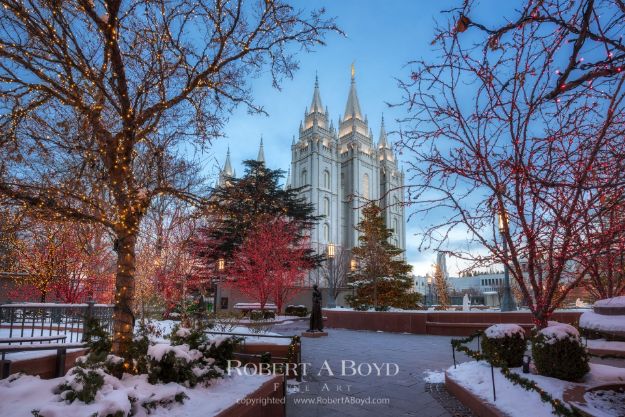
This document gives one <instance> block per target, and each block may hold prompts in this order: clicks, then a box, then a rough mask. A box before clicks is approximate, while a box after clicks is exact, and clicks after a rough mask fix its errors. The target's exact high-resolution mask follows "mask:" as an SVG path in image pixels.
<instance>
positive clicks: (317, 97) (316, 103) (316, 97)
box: [308, 73, 323, 114]
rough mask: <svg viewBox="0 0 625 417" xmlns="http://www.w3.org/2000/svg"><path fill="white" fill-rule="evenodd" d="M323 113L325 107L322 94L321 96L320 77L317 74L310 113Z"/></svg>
mask: <svg viewBox="0 0 625 417" xmlns="http://www.w3.org/2000/svg"><path fill="white" fill-rule="evenodd" d="M315 112H317V113H323V105H322V104H321V94H319V77H318V76H317V74H316V73H315V89H314V91H313V98H312V103H310V111H309V112H308V114H310V113H315Z"/></svg>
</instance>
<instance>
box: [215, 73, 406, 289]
mask: <svg viewBox="0 0 625 417" xmlns="http://www.w3.org/2000/svg"><path fill="white" fill-rule="evenodd" d="M337 126H338V129H337V128H335V125H334V121H333V120H331V118H330V112H329V110H328V108H327V107H324V106H323V103H322V100H321V92H320V88H319V80H318V79H317V78H315V85H314V89H313V95H312V100H311V103H310V107H309V108H306V109H305V111H304V118H303V120H302V121H301V122H300V125H299V130H298V134H297V138H296V137H295V136H294V137H293V142H292V144H291V165H290V168H289V175H288V177H287V182H286V186H287V187H293V188H299V187H303V188H302V192H301V195H302V197H304V198H305V199H306V201H308V202H311V203H313V205H314V207H315V210H316V212H315V215H318V216H323V219H322V220H321V221H319V222H318V223H317V224H316V225H315V227H314V228H313V229H312V230H311V234H310V238H311V239H310V240H311V244H312V245H313V247H314V248H315V249H316V250H317V252H318V253H325V252H326V251H327V247H328V245H330V244H332V245H335V246H340V247H341V248H342V249H344V250H347V251H351V249H352V248H353V247H355V246H358V231H357V230H356V226H357V225H358V223H359V222H360V221H361V220H362V208H363V207H364V206H365V205H366V204H367V203H370V202H375V203H376V204H378V205H379V206H380V208H382V210H383V213H384V218H385V221H386V227H388V228H389V229H392V230H393V235H392V236H391V238H390V243H391V244H393V245H394V246H396V247H398V248H400V249H402V250H405V249H406V224H405V223H406V220H405V212H404V204H403V203H404V197H403V185H404V173H403V171H401V170H400V169H399V167H398V161H397V155H396V154H395V152H394V151H393V149H392V147H391V144H390V142H389V139H388V136H387V133H386V129H385V126H384V117H382V120H381V124H380V131H379V134H378V136H377V140H376V138H375V137H374V134H373V131H372V130H371V128H370V127H369V121H368V118H367V116H366V115H365V114H364V112H363V111H362V109H361V107H360V101H359V100H358V93H357V90H356V78H355V74H354V69H353V67H352V75H351V84H350V87H349V91H348V95H347V102H346V105H345V111H344V112H343V116H342V117H339V120H338V124H337ZM257 160H259V161H262V162H265V153H264V149H263V143H262V139H261V143H260V148H259V151H258V157H257ZM232 176H235V172H234V170H233V169H232V164H231V161H230V151H229V150H228V154H227V155H226V161H225V163H224V167H223V169H222V171H221V173H220V183H222V184H223V182H224V181H226V179H227V178H228V177H232ZM402 256H404V257H405V254H404V255H402ZM309 281H310V282H309V284H313V283H319V284H321V285H323V284H324V283H325V281H324V277H322V276H320V271H319V270H317V271H313V272H311V274H310V276H309Z"/></svg>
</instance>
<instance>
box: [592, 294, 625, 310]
mask: <svg viewBox="0 0 625 417" xmlns="http://www.w3.org/2000/svg"><path fill="white" fill-rule="evenodd" d="M594 306H595V307H625V295H622V296H620V297H613V298H606V299H604V300H597V301H595V304H594Z"/></svg>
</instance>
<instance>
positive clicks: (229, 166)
mask: <svg viewBox="0 0 625 417" xmlns="http://www.w3.org/2000/svg"><path fill="white" fill-rule="evenodd" d="M222 172H223V173H224V174H225V175H227V176H229V177H231V176H232V174H233V173H234V171H233V170H232V164H231V163H230V145H228V152H226V163H225V164H224V169H223V171H222Z"/></svg>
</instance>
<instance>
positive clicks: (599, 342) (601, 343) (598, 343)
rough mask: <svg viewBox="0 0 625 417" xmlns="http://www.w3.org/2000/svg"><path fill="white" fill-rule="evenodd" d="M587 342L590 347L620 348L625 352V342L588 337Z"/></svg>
mask: <svg viewBox="0 0 625 417" xmlns="http://www.w3.org/2000/svg"><path fill="white" fill-rule="evenodd" d="M586 343H587V346H588V348H589V349H605V350H619V351H622V352H625V342H609V341H607V340H605V339H595V340H592V339H588V340H587V341H586Z"/></svg>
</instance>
